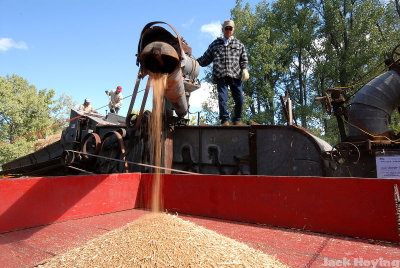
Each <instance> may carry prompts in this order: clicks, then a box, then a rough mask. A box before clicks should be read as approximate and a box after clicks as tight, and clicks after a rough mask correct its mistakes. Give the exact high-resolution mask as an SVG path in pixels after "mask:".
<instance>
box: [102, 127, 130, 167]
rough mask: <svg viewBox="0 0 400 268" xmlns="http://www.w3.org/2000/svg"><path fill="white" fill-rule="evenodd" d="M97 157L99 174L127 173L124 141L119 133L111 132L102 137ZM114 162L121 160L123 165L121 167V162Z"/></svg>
mask: <svg viewBox="0 0 400 268" xmlns="http://www.w3.org/2000/svg"><path fill="white" fill-rule="evenodd" d="M99 156H100V157H99V158H98V160H97V169H98V171H99V172H100V173H103V174H108V173H115V172H123V169H125V172H129V168H128V163H127V162H125V146H124V140H123V137H122V135H121V134H120V133H119V132H117V131H112V132H108V133H106V134H105V135H104V136H103V139H102V141H101V149H100V153H99ZM114 159H115V160H114ZM116 160H123V161H124V163H122V165H121V161H116Z"/></svg>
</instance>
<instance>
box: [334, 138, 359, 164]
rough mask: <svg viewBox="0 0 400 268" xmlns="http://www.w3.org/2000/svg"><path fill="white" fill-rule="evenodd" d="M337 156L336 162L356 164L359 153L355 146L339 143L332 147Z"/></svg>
mask: <svg viewBox="0 0 400 268" xmlns="http://www.w3.org/2000/svg"><path fill="white" fill-rule="evenodd" d="M333 148H334V150H336V152H337V155H338V160H337V162H338V163H339V164H342V163H352V164H357V163H358V161H359V160H360V157H361V153H360V150H359V149H358V147H357V146H356V145H354V144H353V143H351V142H341V143H339V144H336V145H335V146H334V147H333Z"/></svg>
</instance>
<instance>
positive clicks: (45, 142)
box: [33, 131, 62, 152]
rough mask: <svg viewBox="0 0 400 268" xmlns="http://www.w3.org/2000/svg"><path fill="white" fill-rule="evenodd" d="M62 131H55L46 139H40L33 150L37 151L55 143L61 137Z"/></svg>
mask: <svg viewBox="0 0 400 268" xmlns="http://www.w3.org/2000/svg"><path fill="white" fill-rule="evenodd" d="M61 134H62V132H61V131H60V132H58V133H55V134H53V135H50V136H47V137H46V138H45V139H39V140H37V141H36V142H35V144H34V148H33V151H34V152H36V151H38V150H40V149H42V148H44V147H46V146H47V145H50V144H53V143H55V142H57V141H59V140H60V139H61Z"/></svg>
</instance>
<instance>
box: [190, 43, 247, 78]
mask: <svg viewBox="0 0 400 268" xmlns="http://www.w3.org/2000/svg"><path fill="white" fill-rule="evenodd" d="M197 61H198V63H199V64H200V66H203V67H204V66H207V65H209V64H210V63H211V62H213V81H214V82H216V81H217V80H218V79H219V78H223V77H227V76H228V77H232V78H235V79H241V76H242V70H243V69H248V59H247V53H246V49H245V47H244V45H243V44H242V42H240V41H239V39H236V38H234V37H231V39H230V42H228V44H227V45H226V44H225V41H224V38H221V37H219V38H217V39H216V40H214V41H213V42H212V43H211V44H210V46H209V47H208V49H207V51H206V52H205V53H204V55H203V56H201V57H200V58H198V59H197Z"/></svg>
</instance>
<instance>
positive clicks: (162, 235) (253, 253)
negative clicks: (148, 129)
mask: <svg viewBox="0 0 400 268" xmlns="http://www.w3.org/2000/svg"><path fill="white" fill-rule="evenodd" d="M167 266H169V267H287V266H285V265H283V264H281V263H280V262H278V261H277V260H275V259H274V258H273V257H271V256H268V255H266V254H263V253H261V252H260V251H257V250H255V249H252V248H250V247H248V246H247V245H245V244H243V243H239V242H237V241H235V240H233V239H230V238H227V237H224V236H221V235H219V234H217V233H216V232H213V231H210V230H208V229H205V228H203V227H200V226H198V225H195V224H193V223H191V222H188V221H184V220H182V219H180V218H178V217H176V216H173V215H168V214H161V213H152V214H148V215H145V216H143V217H141V218H140V219H138V220H136V221H133V222H131V223H129V224H127V225H126V226H124V227H122V228H119V229H116V230H114V231H111V232H109V233H107V234H105V235H103V236H101V237H99V238H96V239H94V240H91V241H89V242H88V243H86V244H85V245H84V246H82V247H80V248H76V249H73V250H71V251H69V252H67V253H65V254H62V255H58V256H56V257H54V258H53V259H50V260H49V261H48V262H47V263H45V264H43V265H40V266H38V267H167Z"/></svg>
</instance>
